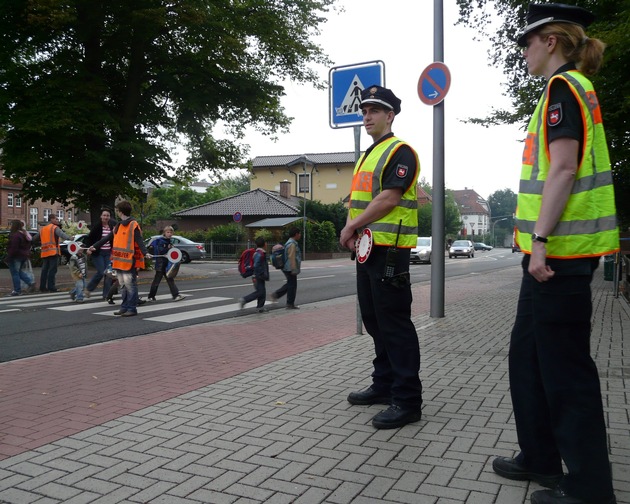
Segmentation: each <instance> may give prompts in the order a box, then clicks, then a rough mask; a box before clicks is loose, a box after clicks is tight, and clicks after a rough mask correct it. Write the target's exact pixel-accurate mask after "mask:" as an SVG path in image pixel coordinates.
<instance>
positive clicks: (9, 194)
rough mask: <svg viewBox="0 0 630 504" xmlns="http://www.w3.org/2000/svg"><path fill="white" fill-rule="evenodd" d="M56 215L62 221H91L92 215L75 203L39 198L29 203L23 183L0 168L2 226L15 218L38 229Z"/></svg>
mask: <svg viewBox="0 0 630 504" xmlns="http://www.w3.org/2000/svg"><path fill="white" fill-rule="evenodd" d="M51 215H56V216H57V217H58V218H59V220H60V221H62V222H78V221H80V220H84V221H86V222H89V220H90V215H89V214H88V213H86V212H82V211H80V210H78V209H77V208H76V207H74V206H73V205H64V204H63V203H58V202H50V201H43V200H37V201H35V202H34V203H29V202H28V201H27V200H26V199H25V198H24V197H23V195H22V184H21V183H19V182H15V181H12V180H10V179H8V178H6V177H5V176H4V171H3V170H2V169H0V228H5V229H6V228H8V227H9V226H10V225H11V222H12V221H14V220H18V219H19V220H23V221H24V222H25V223H26V228H27V229H31V230H37V229H38V228H39V226H40V225H42V224H43V223H45V222H48V219H49V217H50V216H51Z"/></svg>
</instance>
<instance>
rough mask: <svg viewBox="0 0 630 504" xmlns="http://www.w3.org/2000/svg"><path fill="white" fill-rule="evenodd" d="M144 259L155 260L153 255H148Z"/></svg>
mask: <svg viewBox="0 0 630 504" xmlns="http://www.w3.org/2000/svg"><path fill="white" fill-rule="evenodd" d="M144 257H146V258H147V259H153V254H147V255H145V256H144Z"/></svg>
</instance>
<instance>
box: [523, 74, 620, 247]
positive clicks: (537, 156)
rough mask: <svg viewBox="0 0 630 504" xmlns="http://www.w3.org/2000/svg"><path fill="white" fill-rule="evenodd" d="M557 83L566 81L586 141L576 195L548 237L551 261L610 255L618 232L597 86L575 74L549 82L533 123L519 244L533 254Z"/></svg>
mask: <svg viewBox="0 0 630 504" xmlns="http://www.w3.org/2000/svg"><path fill="white" fill-rule="evenodd" d="M555 79H562V80H564V81H565V82H566V83H567V84H568V86H569V89H571V91H572V92H573V94H574V95H575V97H576V99H577V101H578V103H579V104H580V108H581V111H582V121H583V124H584V127H585V131H584V134H585V136H584V139H583V141H582V152H581V163H580V165H579V166H578V170H577V173H576V175H575V181H574V183H573V187H572V188H571V194H570V195H569V199H568V201H567V204H566V206H565V208H564V211H563V213H562V215H561V217H560V220H559V221H558V224H557V225H556V227H555V228H554V230H553V232H552V233H551V234H550V235H549V242H548V243H547V245H546V250H547V257H554V258H560V259H571V258H578V257H596V256H601V255H606V254H611V253H613V252H616V251H617V250H619V229H618V227H617V218H616V210H615V197H614V189H613V185H612V174H611V171H610V158H609V156H608V147H607V145H606V134H605V132H604V126H603V123H602V116H601V110H600V108H599V103H598V101H597V95H596V94H595V90H594V89H593V85H592V84H591V82H590V81H589V80H588V79H587V78H586V77H584V76H583V75H582V74H581V73H580V72H578V71H575V70H571V71H569V72H565V73H561V74H558V75H556V76H554V77H552V78H551V79H550V81H549V82H548V83H547V86H546V88H545V91H544V93H543V95H542V96H541V97H540V100H539V102H538V105H537V107H536V111H535V112H534V115H533V116H532V118H531V120H530V122H529V126H528V128H527V139H526V141H525V148H524V151H523V167H522V170H521V180H520V185H519V194H518V204H517V209H516V242H517V243H518V244H519V246H520V248H521V250H522V251H523V252H525V253H531V250H532V240H531V234H532V233H533V232H534V230H535V226H536V222H537V220H538V215H539V213H540V208H541V204H542V193H543V188H544V185H545V180H546V179H547V176H548V174H549V167H550V160H549V149H548V145H547V128H548V126H547V119H546V118H547V109H548V107H549V89H550V86H551V83H552V82H553V81H554V80H555Z"/></svg>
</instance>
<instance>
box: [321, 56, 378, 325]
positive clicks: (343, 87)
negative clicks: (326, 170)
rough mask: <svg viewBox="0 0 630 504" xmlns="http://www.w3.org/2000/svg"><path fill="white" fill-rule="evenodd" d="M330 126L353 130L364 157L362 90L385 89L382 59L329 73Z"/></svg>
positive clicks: (358, 153)
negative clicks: (368, 88) (362, 143)
mask: <svg viewBox="0 0 630 504" xmlns="http://www.w3.org/2000/svg"><path fill="white" fill-rule="evenodd" d="M328 83H329V90H330V93H329V97H330V99H329V102H328V107H329V120H330V127H331V128H333V129H336V128H349V127H353V129H354V161H355V163H356V162H357V161H358V160H359V157H360V156H361V126H363V114H362V112H361V107H360V105H361V91H363V90H364V89H365V88H366V87H367V86H372V85H377V86H382V87H385V63H383V62H382V61H380V60H376V61H368V62H365V63H356V64H354V65H344V66H338V67H333V68H331V69H330V72H329V73H328ZM356 315H357V334H363V324H362V322H361V309H360V307H359V301H358V300H357V302H356Z"/></svg>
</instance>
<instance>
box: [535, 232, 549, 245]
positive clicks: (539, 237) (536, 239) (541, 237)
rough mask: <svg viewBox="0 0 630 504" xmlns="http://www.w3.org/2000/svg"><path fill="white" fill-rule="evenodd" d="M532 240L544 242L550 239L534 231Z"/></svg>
mask: <svg viewBox="0 0 630 504" xmlns="http://www.w3.org/2000/svg"><path fill="white" fill-rule="evenodd" d="M532 241H533V242H535V241H539V242H542V243H547V242H548V241H549V239H548V238H545V237H543V236H540V235H539V234H538V233H532Z"/></svg>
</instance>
